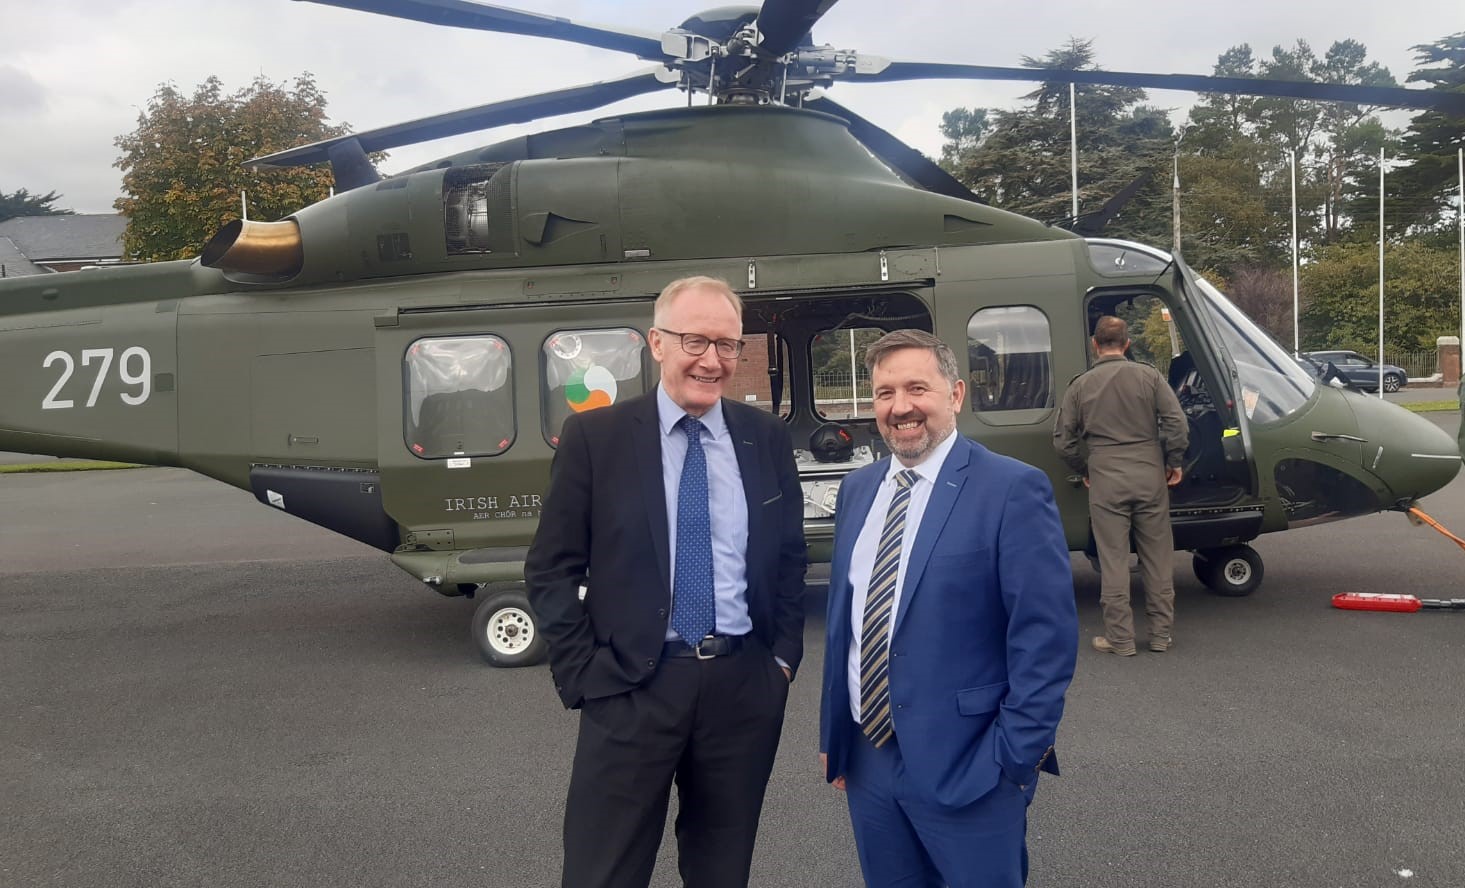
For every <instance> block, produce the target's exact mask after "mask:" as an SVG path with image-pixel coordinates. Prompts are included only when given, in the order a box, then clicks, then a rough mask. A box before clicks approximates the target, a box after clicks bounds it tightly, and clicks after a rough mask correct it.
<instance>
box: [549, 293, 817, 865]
mask: <svg viewBox="0 0 1465 888" xmlns="http://www.w3.org/2000/svg"><path fill="white" fill-rule="evenodd" d="M653 323H654V326H653V327H652V329H651V331H650V333H649V335H648V337H647V339H648V342H649V343H650V346H651V354H652V356H653V357H654V358H655V359H656V361H657V363H659V364H660V365H661V382H660V384H659V385H658V386H657V388H656V390H655V391H653V392H650V393H648V394H646V395H643V396H641V397H639V398H635V399H632V400H630V401H626V402H624V403H622V404H616V405H613V406H610V407H606V408H603V409H600V410H595V411H590V412H588V413H581V414H576V415H574V416H571V417H570V418H569V419H568V420H566V422H565V426H564V430H563V432H562V433H561V436H560V443H559V449H558V451H557V452H556V454H555V459H554V465H553V468H552V469H551V472H550V485H549V493H548V494H547V496H546V497H545V500H544V509H543V512H542V513H541V515H540V519H539V532H538V533H537V534H536V535H535V537H534V543H533V544H532V545H531V546H530V548H529V555H528V558H527V560H526V562H525V566H524V576H525V579H526V581H527V584H528V592H529V600H530V603H531V604H532V605H533V607H534V611H535V614H536V616H537V617H538V619H539V627H540V631H542V632H543V633H544V636H545V638H546V639H547V640H548V641H549V656H550V670H551V672H552V673H553V675H554V683H555V690H556V691H558V692H559V695H560V699H561V700H563V701H564V704H565V706H566V707H568V708H571V709H575V708H579V710H580V733H579V739H578V742H577V745H576V749H575V761H574V766H573V770H572V773H571V775H570V790H569V797H568V799H567V801H566V804H565V824H564V843H565V858H564V869H563V876H562V882H563V885H564V886H565V888H601V886H645V885H647V884H648V882H649V881H650V879H651V873H652V869H653V867H654V864H655V862H656V851H657V848H658V846H659V845H660V844H661V833H662V826H663V823H664V822H665V820H666V812H667V802H668V797H669V794H670V790H671V785H672V783H673V781H675V783H676V785H677V801H678V807H679V813H678V815H677V822H676V832H677V845H678V850H679V859H680V863H679V867H680V870H681V875H682V880H683V883H684V884H685V885H686V886H687V888H721V886H739V888H741V886H746V885H747V883H748V872H749V868H750V865H751V861H752V856H753V843H754V839H755V837H756V834H757V828H758V817H759V814H760V812H761V810H762V806H763V793H764V789H765V787H766V786H767V783H768V775H769V773H770V772H771V771H772V769H773V758H774V753H775V752H776V751H777V748H778V739H779V734H780V732H781V730H782V727H783V712H784V704H785V702H786V701H787V698H788V684H789V682H791V681H792V680H793V675H794V672H795V670H797V668H798V665H799V658H800V656H801V655H802V653H803V625H804V610H803V597H804V569H805V556H806V552H805V547H804V530H803V497H802V494H801V492H800V487H799V481H798V471H797V468H796V467H795V465H794V459H793V442H792V440H791V438H790V437H789V432H788V429H787V428H786V427H785V425H784V424H783V422H781V421H780V420H779V419H778V418H776V417H774V416H772V415H770V414H768V413H766V412H764V411H762V410H759V409H757V408H755V407H751V406H748V405H746V404H740V403H737V402H734V401H730V400H725V399H723V398H722V391H723V387H724V386H725V384H726V383H727V380H728V379H729V378H730V377H731V376H732V374H733V371H734V370H735V369H736V368H737V364H738V356H739V354H740V353H741V351H742V330H743V327H742V302H741V301H740V300H739V299H738V297H737V294H735V293H733V291H732V290H731V289H730V288H729V287H728V286H727V284H726V283H724V282H722V281H719V280H716V279H713V278H706V277H694V278H684V279H682V280H678V281H674V282H672V283H671V284H669V285H668V286H667V288H666V289H665V290H663V291H662V293H661V296H660V297H659V298H658V299H657V300H656V308H655V319H654V321H653Z"/></svg>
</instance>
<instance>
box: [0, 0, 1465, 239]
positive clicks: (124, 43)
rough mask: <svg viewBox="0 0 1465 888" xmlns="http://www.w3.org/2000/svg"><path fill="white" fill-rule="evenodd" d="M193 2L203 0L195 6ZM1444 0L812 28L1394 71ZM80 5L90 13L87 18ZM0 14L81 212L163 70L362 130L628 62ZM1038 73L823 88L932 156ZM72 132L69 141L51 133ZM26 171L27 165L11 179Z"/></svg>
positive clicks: (1014, 51) (33, 152) (116, 9)
mask: <svg viewBox="0 0 1465 888" xmlns="http://www.w3.org/2000/svg"><path fill="white" fill-rule="evenodd" d="M493 2H495V3H496V4H497V5H502V6H511V7H517V8H521V9H526V10H530V11H535V12H539V13H542V14H545V15H551V16H558V17H564V18H569V19H573V20H576V21H584V22H590V23H600V24H607V25H612V26H618V27H624V28H630V29H635V30H639V31H648V32H652V33H656V32H660V31H662V30H664V29H666V28H669V27H674V26H676V25H679V24H680V23H681V22H683V21H684V20H685V19H686V18H687V17H688V16H690V15H692V14H694V13H696V12H698V11H700V10H702V9H704V8H706V7H707V6H708V5H715V4H707V3H705V2H699V0H618V2H616V3H605V2H603V0H493ZM12 5H15V4H12ZM201 10H204V11H203V12H201ZM1440 10H1441V7H1440V4H1439V0H1392V2H1390V3H1388V4H1378V3H1376V2H1373V0H1295V2H1292V3H1277V2H1275V0H1230V2H1228V3H1224V4H1204V5H1199V6H1196V5H1185V4H1176V3H1174V2H1173V0H1163V2H1162V0H1125V2H1123V3H1093V2H1092V0H1050V2H1046V3H1044V4H1042V5H1041V6H1039V7H1031V8H1024V9H1019V8H1018V7H1017V6H1015V5H1012V4H1008V5H1006V6H1002V5H994V4H990V3H983V4H968V3H949V2H942V0H908V2H906V3H903V4H899V5H898V6H896V7H892V6H891V5H890V4H889V2H888V0H841V2H840V3H838V4H836V5H834V6H833V8H832V9H831V10H830V12H829V14H828V15H826V16H825V17H824V19H822V20H821V21H820V22H819V23H818V24H817V25H816V27H815V29H814V35H813V36H814V39H815V40H816V41H818V42H820V43H829V44H832V45H834V46H835V47H837V48H840V49H854V50H858V51H860V52H863V53H873V54H876V55H883V56H887V57H889V58H894V59H908V60H931V61H949V62H968V63H973V64H989V65H1003V66H1013V65H1017V64H1019V63H1020V59H1021V57H1022V56H1024V55H1030V56H1042V55H1043V54H1044V53H1046V52H1047V51H1048V50H1050V49H1053V48H1055V47H1057V46H1059V45H1061V44H1062V43H1064V42H1066V41H1067V40H1068V39H1069V38H1070V37H1078V38H1081V39H1084V38H1093V39H1094V40H1095V50H1096V52H1097V54H1098V59H1099V63H1100V64H1101V65H1102V66H1103V67H1106V68H1109V69H1112V70H1127V71H1162V72H1172V71H1185V72H1192V73H1208V72H1209V71H1210V69H1211V66H1212V65H1213V64H1214V63H1215V60H1216V57H1217V56H1218V55H1219V54H1220V53H1221V52H1223V51H1225V50H1226V49H1227V48H1229V47H1231V46H1234V45H1236V44H1239V43H1250V44H1251V45H1252V47H1253V48H1254V49H1255V50H1256V51H1257V53H1258V54H1265V53H1267V52H1269V51H1270V49H1271V47H1272V46H1274V45H1276V44H1279V43H1280V44H1291V43H1292V42H1293V41H1294V40H1296V39H1297V38H1299V37H1303V38H1306V39H1307V40H1308V41H1309V42H1311V43H1312V45H1313V47H1314V48H1315V49H1317V50H1318V51H1319V52H1322V51H1323V50H1325V49H1326V47H1327V46H1328V45H1329V44H1330V43H1331V42H1333V41H1334V40H1339V39H1344V38H1356V39H1359V40H1362V41H1363V42H1365V43H1366V44H1367V45H1368V48H1369V50H1370V57H1371V58H1375V59H1377V60H1379V61H1381V62H1383V63H1384V64H1386V65H1388V66H1389V67H1390V68H1391V69H1392V70H1393V72H1394V73H1395V75H1397V76H1399V77H1401V79H1402V77H1403V76H1404V75H1405V74H1406V73H1407V72H1408V71H1409V70H1410V69H1411V68H1412V58H1413V57H1412V53H1411V52H1410V50H1409V47H1411V46H1413V45H1415V44H1419V43H1426V42H1429V41H1432V40H1435V39H1438V38H1439V37H1441V36H1443V35H1444V34H1445V33H1447V32H1448V31H1449V30H1451V29H1450V26H1449V23H1448V22H1447V21H1445V19H1446V18H1448V17H1442V13H1441V11H1440ZM79 16H80V17H81V18H82V19H84V20H86V21H87V23H88V26H87V27H86V28H77V27H76V26H75V22H76V21H78V20H80V19H78V17H79ZM5 24H6V31H7V33H16V34H39V35H45V39H41V40H35V41H32V42H31V44H30V45H9V46H7V47H6V53H7V54H6V59H5V63H4V64H3V65H0V114H4V115H10V116H15V115H17V114H23V115H25V125H24V126H18V127H17V126H7V127H5V137H4V138H3V139H0V170H3V171H4V173H5V175H6V177H7V181H13V184H11V185H8V186H7V187H10V188H15V187H25V188H29V189H30V190H32V191H37V190H49V189H53V188H54V189H56V190H57V191H60V192H62V193H64V194H66V195H67V198H68V200H69V201H71V202H72V205H73V206H74V207H75V208H76V209H78V210H82V209H85V210H89V211H92V212H106V211H108V210H109V209H110V207H111V204H112V201H113V200H114V199H115V198H116V197H117V195H118V192H119V190H120V186H121V174H120V172H119V171H117V170H115V169H113V168H112V162H113V161H114V160H115V159H116V157H117V150H116V147H115V146H114V144H113V140H114V139H116V137H117V136H119V135H121V134H123V133H126V132H129V131H131V130H132V129H133V128H134V127H135V126H136V122H137V115H138V113H139V110H140V109H141V108H143V107H145V106H146V104H147V100H148V98H149V97H150V96H151V95H152V94H153V92H154V91H155V90H156V88H157V87H158V85H159V84H160V83H163V82H173V83H175V84H177V86H178V88H179V89H180V90H183V91H184V92H191V91H192V90H193V88H194V87H196V86H197V85H198V84H199V83H201V82H202V81H203V80H204V79H205V78H207V77H208V76H210V75H218V76H219V77H220V78H221V80H222V81H223V82H224V86H225V89H226V91H230V92H232V91H234V90H237V89H240V88H242V87H245V86H247V85H248V84H249V82H250V80H252V79H253V78H254V77H257V76H261V75H263V76H265V77H268V78H269V79H271V80H274V81H276V82H280V81H285V82H288V81H289V80H290V79H292V78H294V77H295V76H296V75H298V74H300V73H301V72H303V71H309V72H311V73H312V74H314V75H315V78H316V83H317V84H318V85H319V87H320V88H321V90H323V91H324V92H325V94H326V96H327V99H328V101H329V106H328V111H329V113H330V115H331V117H332V118H333V120H335V121H338V122H339V121H346V122H349V123H351V125H352V126H353V127H354V128H355V129H356V130H357V131H361V130H366V129H371V128H374V127H380V126H385V125H388V124H392V123H397V122H401V121H404V120H410V119H414V118H418V117H423V116H426V115H430V114H437V113H440V112H444V111H451V110H457V109H461V108H467V107H472V106H475V105H479V104H482V103H485V102H492V101H501V100H505V99H511V98H516V97H519V96H523V95H527V94H532V93H538V92H544V91H547V90H551V89H558V88H562V87H567V86H572V85H576V84H582V83H589V82H593V81H596V80H602V79H605V78H607V77H614V76H617V75H619V74H622V73H626V72H629V71H632V70H635V69H637V68H639V67H641V66H643V65H645V64H646V62H644V61H642V60H639V59H636V58H633V57H631V56H628V55H624V54H620V53H614V52H610V51H607V50H599V49H593V48H588V47H583V46H578V45H576V44H572V43H567V42H564V41H557V40H544V39H537V38H532V37H523V36H514V35H505V34H496V33H491V32H484V31H475V30H466V29H461V28H444V27H434V26H431V25H426V24H423V23H420V22H410V21H399V20H393V19H390V18H387V17H384V16H380V15H373V14H370V13H362V12H356V11H352V10H348V9H342V8H338V7H333V6H328V5H322V4H315V3H297V2H293V0H249V2H246V3H229V4H222V3H219V4H214V3H211V4H204V5H200V4H198V3H197V2H196V0H188V2H185V0H113V2H109V3H103V4H97V3H94V2H91V0H51V2H47V3H28V4H19V5H16V8H15V9H13V10H11V9H7V11H6V23H5ZM1031 88H1032V87H1031V86H1030V85H1028V84H1016V83H1008V84H992V83H978V82H941V81H926V82H918V83H909V84H888V85H869V86H865V85H857V84H841V85H839V86H837V87H835V88H834V89H833V90H832V91H831V93H830V95H831V97H832V98H834V99H835V100H836V101H838V102H840V103H841V104H844V105H847V106H848V107H850V108H851V109H853V110H855V111H856V112H858V113H859V114H861V115H863V116H865V117H867V118H868V119H870V120H871V121H873V122H874V123H877V124H879V125H880V126H882V127H884V128H885V129H887V130H889V131H890V132H893V133H896V134H897V135H899V136H900V137H901V138H903V139H905V140H906V141H908V142H910V143H911V144H912V145H914V146H915V147H917V148H919V149H920V150H922V151H925V152H927V153H930V154H939V151H940V144H941V137H940V134H939V131H938V129H937V127H938V125H939V123H940V119H941V113H942V112H943V111H945V110H949V109H950V108H954V107H958V106H968V107H970V106H978V107H997V108H1013V107H1017V106H1018V105H1020V104H1021V101H1020V99H1019V98H1018V97H1019V96H1021V95H1022V94H1023V93H1024V92H1027V91H1028V90H1029V89H1031ZM684 101H685V96H684V95H682V94H679V93H675V92H667V93H665V94H662V95H658V96H649V97H643V98H641V99H638V100H632V101H629V102H624V103H621V104H619V105H615V106H610V107H607V108H604V109H601V110H599V111H597V112H590V113H584V114H579V115H573V116H568V117H561V118H551V119H546V120H541V121H536V122H535V123H533V124H527V125H523V126H518V127H504V128H500V129H497V130H493V131H490V132H487V133H480V134H476V135H468V136H461V137H457V138H455V139H448V140H442V141H440V142H437V143H432V144H426V145H419V146H412V147H408V148H401V149H397V150H394V151H392V152H391V159H390V160H389V161H388V162H387V165H386V166H387V170H388V171H396V170H402V169H406V168H409V167H412V166H416V165H418V164H422V163H426V162H429V161H431V160H433V159H435V158H437V157H441V156H445V155H448V154H452V153H455V152H458V151H463V150H467V149H469V148H472V147H476V146H478V145H483V144H487V143H490V142H496V141H500V140H502V139H508V138H513V137H515V136H519V135H522V134H524V133H526V132H537V131H543V130H547V129H553V128H556V127H560V126H569V125H573V124H575V123H579V122H582V121H585V120H589V119H591V118H594V117H599V116H605V115H609V114H619V113H626V112H628V111H630V110H635V109H640V108H651V107H668V106H673V105H676V104H678V103H679V102H684ZM1151 101H1152V102H1154V103H1155V104H1157V105H1159V106H1161V107H1167V108H1180V109H1183V108H1185V107H1188V106H1189V104H1190V102H1191V101H1193V97H1192V96H1190V95H1189V94H1186V93H1155V94H1153V95H1152V96H1151ZM59 146H64V150H59ZM21 174H24V177H25V180H24V181H22V180H21V179H18V178H17V179H13V180H12V179H11V177H12V176H17V175H21Z"/></svg>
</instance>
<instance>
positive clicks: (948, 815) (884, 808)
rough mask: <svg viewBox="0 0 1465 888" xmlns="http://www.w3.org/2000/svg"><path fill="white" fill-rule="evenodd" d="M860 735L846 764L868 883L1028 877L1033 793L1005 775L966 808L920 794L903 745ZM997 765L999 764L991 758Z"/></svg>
mask: <svg viewBox="0 0 1465 888" xmlns="http://www.w3.org/2000/svg"><path fill="white" fill-rule="evenodd" d="M854 731H855V733H856V734H858V736H857V737H855V738H854V741H853V744H852V747H851V749H850V756H849V762H848V765H847V767H846V769H845V792H846V794H847V795H848V796H849V809H850V822H851V824H852V825H853V827H854V833H855V847H856V848H857V849H858V851H859V857H860V870H861V871H862V872H863V873H864V875H865V884H866V885H867V886H868V888H942V886H949V888H1019V886H1021V885H1023V884H1024V883H1026V882H1027V877H1028V851H1027V806H1028V801H1029V797H1028V795H1027V794H1026V793H1024V792H1023V790H1022V789H1021V788H1020V787H1018V785H1017V784H1015V783H1013V782H1012V781H1011V780H1008V779H1007V778H1006V777H1002V778H999V779H998V781H997V785H996V786H995V787H993V788H992V790H991V791H990V792H988V793H987V794H986V795H984V796H982V797H981V798H979V799H977V800H976V801H975V802H972V803H971V804H969V805H966V806H964V807H961V808H948V807H946V806H943V805H939V804H937V803H936V802H934V801H932V800H929V799H924V798H921V797H919V796H918V795H917V794H916V793H915V792H914V791H913V790H912V788H911V786H910V785H909V781H908V780H907V779H906V773H905V763H904V760H903V759H902V758H901V752H900V743H899V740H898V739H897V738H892V739H891V740H890V741H889V742H888V743H886V744H885V745H884V746H882V747H880V748H879V749H876V748H875V747H874V746H873V745H872V744H871V743H870V741H869V740H868V739H867V738H866V737H865V735H864V734H863V733H861V732H860V729H859V727H858V726H855V727H854ZM992 767H993V768H996V767H997V764H996V762H993V763H992Z"/></svg>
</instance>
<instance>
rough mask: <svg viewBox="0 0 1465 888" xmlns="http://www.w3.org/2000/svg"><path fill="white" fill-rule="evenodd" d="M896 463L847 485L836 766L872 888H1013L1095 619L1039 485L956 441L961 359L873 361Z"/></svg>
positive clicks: (930, 344) (832, 604)
mask: <svg viewBox="0 0 1465 888" xmlns="http://www.w3.org/2000/svg"><path fill="white" fill-rule="evenodd" d="M865 363H866V366H867V367H869V369H870V374H871V384H872V386H873V389H874V395H875V421H876V425H877V427H878V428H879V430H880V434H881V436H882V437H883V438H884V439H885V443H886V444H887V445H888V446H889V447H890V450H891V453H892V454H893V457H891V458H886V459H883V460H881V461H879V462H877V463H874V464H873V465H869V466H866V467H864V468H862V469H859V470H857V471H855V472H853V473H851V474H850V475H849V476H848V477H847V478H845V480H844V482H843V483H842V484H841V485H840V490H839V503H838V508H837V511H836V517H835V529H834V561H833V564H832V566H831V575H830V580H829V618H828V645H827V647H826V649H825V659H824V697H823V706H822V709H821V718H820V747H819V748H820V751H821V756H820V757H821V759H822V760H823V764H824V768H825V778H826V779H827V780H829V781H830V782H832V783H833V784H834V785H835V786H836V787H838V788H840V789H844V790H846V792H847V793H848V796H849V809H850V820H851V821H852V823H853V825H854V834H855V844H856V846H857V847H858V849H859V856H860V866H861V868H862V870H863V871H864V874H865V881H866V883H867V884H868V885H870V886H873V888H885V886H892V888H893V886H897V885H898V886H903V888H924V886H931V888H940V886H942V885H949V886H951V888H974V886H982V888H989V886H1003V888H1006V886H1016V885H1021V884H1023V883H1024V882H1025V881H1026V879H1027V845H1026V833H1027V805H1028V803H1029V802H1030V801H1031V800H1032V797H1033V792H1034V790H1035V789H1036V787H1037V782H1038V774H1039V772H1040V771H1048V772H1049V773H1052V774H1057V773H1058V760H1057V758H1056V757H1055V756H1054V754H1053V742H1054V737H1055V735H1056V733H1057V730H1058V720H1059V718H1060V717H1061V716H1062V714H1063V695H1064V692H1065V690H1066V689H1067V687H1068V682H1069V680H1070V679H1071V678H1072V677H1073V667H1074V661H1075V659H1076V655H1077V641H1078V619H1077V615H1076V612H1075V608H1074V601H1073V577H1072V575H1071V573H1070V571H1069V565H1068V546H1067V544H1066V542H1065V541H1064V537H1063V529H1062V526H1061V525H1060V523H1059V519H1058V510H1057V507H1056V506H1055V505H1054V502H1053V489H1052V487H1051V486H1050V485H1049V483H1048V478H1047V476H1046V475H1044V474H1043V473H1042V472H1040V471H1038V470H1037V469H1034V468H1032V467H1031V466H1028V465H1025V464H1023V463H1020V462H1018V461H1017V460H1014V459H1009V458H1007V457H1005V456H999V455H997V454H994V453H992V452H991V451H989V450H987V449H986V448H985V447H983V446H981V445H980V444H977V443H975V442H973V441H970V440H968V439H967V438H965V437H963V436H961V435H959V434H957V433H956V418H957V416H958V415H960V413H961V408H962V401H963V398H964V395H965V386H964V384H963V382H962V380H961V379H960V378H959V374H958V370H957V366H956V358H955V356H954V355H953V354H952V352H951V349H949V348H948V347H947V346H946V345H945V344H944V343H942V342H941V340H939V339H937V338H936V337H934V336H932V335H930V334H929V333H924V332H922V331H919V330H901V331H897V332H894V333H890V334H887V335H886V336H884V337H883V338H881V339H880V340H879V341H877V342H876V343H874V344H873V345H871V346H870V347H869V349H868V351H867V352H866V358H865Z"/></svg>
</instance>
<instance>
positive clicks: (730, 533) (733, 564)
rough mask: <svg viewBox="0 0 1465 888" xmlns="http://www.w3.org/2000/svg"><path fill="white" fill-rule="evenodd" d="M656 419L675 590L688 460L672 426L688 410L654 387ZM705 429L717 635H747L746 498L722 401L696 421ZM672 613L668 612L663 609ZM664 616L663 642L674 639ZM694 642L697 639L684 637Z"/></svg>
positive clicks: (680, 433)
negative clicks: (679, 506)
mask: <svg viewBox="0 0 1465 888" xmlns="http://www.w3.org/2000/svg"><path fill="white" fill-rule="evenodd" d="M656 415H657V420H658V422H659V424H660V426H661V488H662V490H663V491H664V492H665V494H666V519H667V520H666V525H667V527H666V532H667V542H668V543H670V547H669V550H668V551H670V552H671V573H672V588H673V589H675V588H676V569H677V565H676V551H677V491H678V489H679V488H680V486H681V480H682V463H684V462H686V459H687V436H686V433H684V432H683V431H682V430H681V429H679V428H677V423H678V422H681V419H682V417H683V416H686V415H687V411H685V410H683V409H682V408H680V407H678V406H677V405H676V403H675V402H674V401H672V399H671V398H670V396H668V395H667V393H666V391H665V390H664V389H663V388H662V387H661V386H660V385H658V386H657V387H656ZM698 419H700V420H701V422H702V425H703V426H705V427H706V431H704V432H703V433H702V449H703V450H704V451H705V452H706V454H707V491H708V494H709V495H710V497H711V499H710V501H709V506H710V508H709V514H710V517H711V519H712V581H713V592H714V595H715V596H716V599H717V628H716V629H715V630H714V631H715V632H716V634H718V635H746V634H748V633H749V632H752V631H753V620H752V618H751V617H749V616H748V499H747V496H746V494H745V493H744V491H743V473H742V471H741V470H740V469H739V468H738V454H737V451H736V450H735V449H734V448H733V440H732V435H731V434H730V433H729V432H728V429H727V419H726V417H724V416H723V415H722V402H721V401H718V402H717V403H716V404H715V405H713V407H712V409H711V410H709V411H707V413H706V414H704V415H703V416H700V417H698ZM667 613H668V614H670V613H671V608H667ZM679 637H680V636H678V635H677V634H676V632H674V631H672V629H671V625H670V617H668V623H667V630H666V639H667V641H671V640H674V639H676V638H679ZM684 640H685V641H690V642H692V643H694V644H695V643H696V641H697V640H698V639H684Z"/></svg>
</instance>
